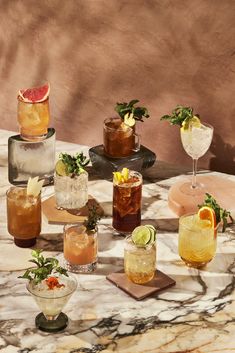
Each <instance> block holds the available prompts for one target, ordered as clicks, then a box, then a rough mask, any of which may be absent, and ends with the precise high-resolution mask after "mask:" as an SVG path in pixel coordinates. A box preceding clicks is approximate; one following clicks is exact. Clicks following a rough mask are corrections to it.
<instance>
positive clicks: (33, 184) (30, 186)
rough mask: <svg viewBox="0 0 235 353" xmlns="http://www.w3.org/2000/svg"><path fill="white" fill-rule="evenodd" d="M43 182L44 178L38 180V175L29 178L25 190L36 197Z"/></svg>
mask: <svg viewBox="0 0 235 353" xmlns="http://www.w3.org/2000/svg"><path fill="white" fill-rule="evenodd" d="M43 183H44V180H40V181H38V176H36V177H35V178H29V180H28V183H27V191H26V193H27V195H32V196H34V197H37V196H38V195H39V194H40V192H41V189H42V185H43Z"/></svg>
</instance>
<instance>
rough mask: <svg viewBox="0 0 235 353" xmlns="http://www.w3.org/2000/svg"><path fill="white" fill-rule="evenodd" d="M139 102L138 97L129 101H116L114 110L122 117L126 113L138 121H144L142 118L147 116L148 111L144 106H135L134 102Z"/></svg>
mask: <svg viewBox="0 0 235 353" xmlns="http://www.w3.org/2000/svg"><path fill="white" fill-rule="evenodd" d="M136 103H139V100H138V99H133V100H131V101H130V102H129V103H126V102H123V103H116V106H115V108H114V109H115V111H116V112H117V113H118V114H119V116H120V117H121V118H122V119H124V117H125V115H126V114H129V116H130V115H131V114H133V118H134V119H135V120H138V121H142V122H143V121H144V120H143V118H149V113H148V110H147V108H145V107H135V104H136Z"/></svg>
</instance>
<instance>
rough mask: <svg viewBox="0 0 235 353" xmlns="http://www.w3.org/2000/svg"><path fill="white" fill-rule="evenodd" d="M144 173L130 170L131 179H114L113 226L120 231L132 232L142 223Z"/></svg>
mask: <svg viewBox="0 0 235 353" xmlns="http://www.w3.org/2000/svg"><path fill="white" fill-rule="evenodd" d="M141 197H142V175H141V174H140V173H138V172H136V171H133V170H132V171H130V174H129V180H128V181H126V182H121V183H117V182H116V181H115V178H114V179H113V228H114V229H116V230H117V231H118V232H120V233H129V232H132V231H133V230H134V229H135V228H136V227H137V226H139V225H140V223H141Z"/></svg>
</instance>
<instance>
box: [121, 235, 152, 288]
mask: <svg viewBox="0 0 235 353" xmlns="http://www.w3.org/2000/svg"><path fill="white" fill-rule="evenodd" d="M124 269H125V273H126V275H127V277H128V278H129V280H131V281H132V282H134V283H137V284H144V283H148V282H150V281H151V280H152V279H153V277H154V275H155V271H156V242H153V243H151V244H147V245H145V246H139V245H135V244H134V243H133V241H132V238H131V235H130V236H128V237H127V238H126V239H125V244H124Z"/></svg>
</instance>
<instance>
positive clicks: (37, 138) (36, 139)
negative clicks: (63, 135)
mask: <svg viewBox="0 0 235 353" xmlns="http://www.w3.org/2000/svg"><path fill="white" fill-rule="evenodd" d="M20 137H21V138H22V140H25V141H29V142H39V141H43V140H45V139H46V138H47V132H46V133H45V134H42V135H25V134H22V133H21V134H20Z"/></svg>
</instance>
